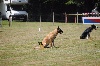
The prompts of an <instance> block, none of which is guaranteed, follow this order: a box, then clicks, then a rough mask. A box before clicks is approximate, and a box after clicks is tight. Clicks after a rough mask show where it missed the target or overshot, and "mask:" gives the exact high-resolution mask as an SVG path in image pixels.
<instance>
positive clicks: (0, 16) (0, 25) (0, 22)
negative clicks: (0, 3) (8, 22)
mask: <svg viewBox="0 0 100 66" xmlns="http://www.w3.org/2000/svg"><path fill="white" fill-rule="evenodd" d="M0 27H2V15H1V12H0Z"/></svg>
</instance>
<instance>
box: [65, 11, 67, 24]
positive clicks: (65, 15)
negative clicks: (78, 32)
mask: <svg viewBox="0 0 100 66" xmlns="http://www.w3.org/2000/svg"><path fill="white" fill-rule="evenodd" d="M65 23H67V14H66V12H65Z"/></svg>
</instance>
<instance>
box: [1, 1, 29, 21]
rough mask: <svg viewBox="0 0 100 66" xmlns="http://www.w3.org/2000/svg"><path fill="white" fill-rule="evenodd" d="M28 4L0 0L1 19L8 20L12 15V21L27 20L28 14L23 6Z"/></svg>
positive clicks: (25, 2)
mask: <svg viewBox="0 0 100 66" xmlns="http://www.w3.org/2000/svg"><path fill="white" fill-rule="evenodd" d="M25 4H28V0H0V12H1V14H2V19H7V20H9V16H10V15H12V20H23V21H27V20H28V13H27V12H26V10H25V8H24V5H25Z"/></svg>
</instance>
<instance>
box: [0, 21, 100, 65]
mask: <svg viewBox="0 0 100 66" xmlns="http://www.w3.org/2000/svg"><path fill="white" fill-rule="evenodd" d="M58 25H59V26H60V28H61V29H62V30H63V31H64V33H63V34H58V36H57V37H56V39H55V46H56V47H59V48H52V49H51V48H47V49H43V50H35V49H34V47H35V46H38V41H42V39H43V38H44V37H45V36H46V35H47V34H48V33H49V32H51V31H52V30H54V29H55V28H57V27H58ZM89 26H90V25H83V24H81V23H79V24H75V23H54V25H53V23H52V22H42V23H41V31H40V32H39V27H40V23H39V22H13V23H12V26H11V27H9V26H8V22H7V21H3V27H0V66H100V28H98V30H93V32H92V33H91V37H92V40H90V39H89V40H87V39H84V40H82V39H79V37H80V35H81V34H82V32H83V31H84V30H85V29H86V28H87V27H89ZM97 26H99V27H100V25H97Z"/></svg>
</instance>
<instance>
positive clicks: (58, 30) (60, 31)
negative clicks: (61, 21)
mask: <svg viewBox="0 0 100 66" xmlns="http://www.w3.org/2000/svg"><path fill="white" fill-rule="evenodd" d="M57 32H58V33H60V34H62V33H63V31H62V30H61V29H60V28H59V26H58V28H57Z"/></svg>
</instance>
